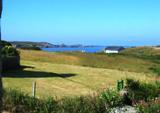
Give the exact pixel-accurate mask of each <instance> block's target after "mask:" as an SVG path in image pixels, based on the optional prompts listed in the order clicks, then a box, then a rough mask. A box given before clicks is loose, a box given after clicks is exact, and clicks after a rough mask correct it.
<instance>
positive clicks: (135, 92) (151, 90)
mask: <svg viewBox="0 0 160 113" xmlns="http://www.w3.org/2000/svg"><path fill="white" fill-rule="evenodd" d="M126 84H127V87H128V89H129V95H130V98H131V99H132V100H137V101H138V100H145V101H149V100H151V99H155V98H156V97H158V96H159V94H160V88H159V86H158V82H157V83H148V84H147V83H140V82H139V81H136V80H133V79H127V80H126Z"/></svg>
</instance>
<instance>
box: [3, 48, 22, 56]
mask: <svg viewBox="0 0 160 113" xmlns="http://www.w3.org/2000/svg"><path fill="white" fill-rule="evenodd" d="M1 55H2V56H4V57H8V56H19V52H18V51H17V50H16V48H14V47H12V46H5V47H3V48H2V50H1Z"/></svg>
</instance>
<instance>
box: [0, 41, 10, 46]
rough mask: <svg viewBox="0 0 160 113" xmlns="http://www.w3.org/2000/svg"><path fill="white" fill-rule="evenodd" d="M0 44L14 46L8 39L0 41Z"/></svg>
mask: <svg viewBox="0 0 160 113" xmlns="http://www.w3.org/2000/svg"><path fill="white" fill-rule="evenodd" d="M0 45H1V46H2V47H5V46H12V44H11V43H9V42H7V41H3V40H2V41H0Z"/></svg>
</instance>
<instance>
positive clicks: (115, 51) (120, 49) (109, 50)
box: [104, 46, 125, 53]
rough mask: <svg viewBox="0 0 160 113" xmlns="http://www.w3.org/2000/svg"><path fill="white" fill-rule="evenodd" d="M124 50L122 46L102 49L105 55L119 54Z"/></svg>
mask: <svg viewBox="0 0 160 113" xmlns="http://www.w3.org/2000/svg"><path fill="white" fill-rule="evenodd" d="M124 49H125V48H124V47H122V46H108V47H106V48H105V49H104V52H105V53H119V52H120V51H122V50H124Z"/></svg>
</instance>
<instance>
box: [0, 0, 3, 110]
mask: <svg viewBox="0 0 160 113" xmlns="http://www.w3.org/2000/svg"><path fill="white" fill-rule="evenodd" d="M1 16H2V0H0V21H1ZM0 23H1V22H0ZM0 42H1V26H0ZM1 48H2V46H1V44H0V52H1ZM2 96H3V87H2V57H1V53H0V113H2V105H3V104H2Z"/></svg>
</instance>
